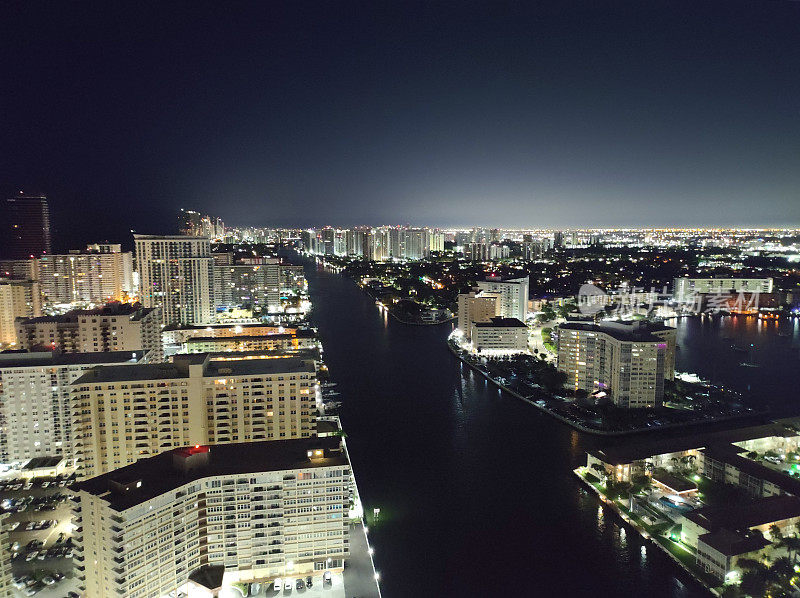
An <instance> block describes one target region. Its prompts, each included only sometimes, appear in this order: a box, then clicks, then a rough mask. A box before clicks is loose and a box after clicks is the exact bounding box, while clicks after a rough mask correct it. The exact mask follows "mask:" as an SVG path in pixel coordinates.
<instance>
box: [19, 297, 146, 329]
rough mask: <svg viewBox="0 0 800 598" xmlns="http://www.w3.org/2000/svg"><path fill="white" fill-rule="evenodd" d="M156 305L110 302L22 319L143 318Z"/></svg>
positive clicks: (47, 320) (30, 322)
mask: <svg viewBox="0 0 800 598" xmlns="http://www.w3.org/2000/svg"><path fill="white" fill-rule="evenodd" d="M155 309H156V308H154V307H142V306H141V304H140V303H117V302H114V303H108V304H106V305H104V306H103V307H98V308H96V309H73V310H71V311H68V312H66V313H63V314H58V315H52V316H39V317H36V318H23V319H20V321H21V322H22V323H24V324H40V323H50V322H54V323H69V322H77V321H78V318H80V317H82V316H98V317H102V316H106V317H108V316H133V318H132V319H133V320H141V319H142V318H144V317H145V316H146V315H148V314H150V313H152V312H153V311H155Z"/></svg>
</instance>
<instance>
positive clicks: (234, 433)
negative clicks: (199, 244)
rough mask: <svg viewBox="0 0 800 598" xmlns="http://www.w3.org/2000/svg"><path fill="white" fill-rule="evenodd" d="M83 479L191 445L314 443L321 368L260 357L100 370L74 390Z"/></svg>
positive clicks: (206, 357) (193, 358)
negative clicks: (311, 439) (307, 440)
mask: <svg viewBox="0 0 800 598" xmlns="http://www.w3.org/2000/svg"><path fill="white" fill-rule="evenodd" d="M72 400H73V433H74V435H75V446H76V454H77V456H78V475H80V476H83V477H91V476H94V475H99V474H101V473H105V472H107V471H111V470H113V469H117V468H119V467H123V466H125V465H128V464H130V463H133V462H135V461H136V460H137V459H141V458H143V457H148V456H152V455H156V454H158V453H160V452H162V451H165V450H169V449H172V448H177V447H181V446H187V445H191V444H219V443H229V442H242V441H245V442H246V441H250V440H282V439H289V438H308V437H311V436H313V435H314V433H315V432H316V363H315V361H313V360H311V359H302V358H299V357H276V356H273V355H266V354H260V353H226V354H219V355H215V354H203V353H196V354H192V355H176V356H174V357H173V363H159V364H140V365H136V366H132V367H99V368H95V369H93V370H90V371H88V372H86V373H85V374H84V375H83V376H81V377H80V378H78V379H77V380H76V381H75V382H74V383H73V385H72Z"/></svg>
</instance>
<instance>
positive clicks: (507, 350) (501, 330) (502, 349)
mask: <svg viewBox="0 0 800 598" xmlns="http://www.w3.org/2000/svg"><path fill="white" fill-rule="evenodd" d="M470 328H471V332H470V339H471V343H472V348H473V350H474V351H475V352H476V353H480V354H482V355H486V354H488V355H492V354H494V355H509V354H513V353H524V352H525V351H527V350H528V327H527V326H526V325H525V323H524V322H521V321H519V320H518V319H516V318H501V317H495V318H491V319H490V320H489V321H488V322H472V324H471V326H470Z"/></svg>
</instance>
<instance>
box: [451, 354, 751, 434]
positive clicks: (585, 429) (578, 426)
mask: <svg viewBox="0 0 800 598" xmlns="http://www.w3.org/2000/svg"><path fill="white" fill-rule="evenodd" d="M446 342H447V348H448V350H449V351H450V353H452V354H453V355H454V356H455V357H456V358H457V359H458V360H459V361H460V362H461V363H463V364H465V365H467V366H468V367H469V368H471V369H472V370H473V371H476V372H478V373H479V374H481V375H482V376H483V377H484V378H485V379H486V380H488V381H489V382H491V383H492V384H494V385H495V386H497V387H498V388H499V389H500V390H502V391H503V392H507V393H508V394H510V395H511V396H513V397H515V398H517V399H519V400H521V401H524V402H525V403H527V404H528V405H532V406H533V407H536V408H537V409H539V411H541V412H543V413H546V414H547V415H549V416H551V417H553V418H554V419H557V420H558V421H560V422H561V423H563V424H566V425H568V426H570V427H571V428H574V429H575V430H577V431H578V432H583V433H585V434H594V435H595V436H611V437H619V436H631V435H633V434H643V433H646V432H660V431H662V430H674V429H676V428H690V427H693V426H700V425H704V424H719V423H724V422H728V421H733V420H737V419H744V418H747V417H759V416H761V415H763V414H761V413H746V414H740V415H730V416H726V417H716V418H713V419H707V420H703V421H698V422H688V423H675V424H667V425H663V426H657V427H654V428H637V429H635V430H598V429H597V428H588V427H586V426H583V425H581V424H580V423H577V422H574V421H572V420H570V419H568V418H566V417H564V416H563V415H561V414H559V413H555V412H554V411H552V410H551V409H548V408H547V407H543V406H541V405H538V404H537V403H536V402H534V401H531V400H530V399H528V398H526V397H524V396H522V395H521V394H519V393H518V392H516V391H514V390H511V389H510V388H508V387H507V386H506V385H505V384H503V383H502V382H499V381H497V380H495V379H494V378H492V377H491V376H490V375H489V374H487V373H486V372H484V371H483V370H482V369H480V368H479V367H477V366H476V365H474V364H472V363H470V362H469V361H467V360H466V359H464V358H463V357H462V356H461V355H459V354H458V352H457V351H456V350H455V349H454V348H453V346H452V344H451V343H450V342H449V341H446Z"/></svg>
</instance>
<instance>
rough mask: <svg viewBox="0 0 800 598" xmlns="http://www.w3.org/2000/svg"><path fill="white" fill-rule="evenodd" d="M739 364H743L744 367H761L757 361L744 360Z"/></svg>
mask: <svg viewBox="0 0 800 598" xmlns="http://www.w3.org/2000/svg"><path fill="white" fill-rule="evenodd" d="M739 365H740V366H742V367H743V368H760V367H761V366H760V365H759V364H757V363H750V362H747V361H743V362H742V363H740V364H739Z"/></svg>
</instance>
